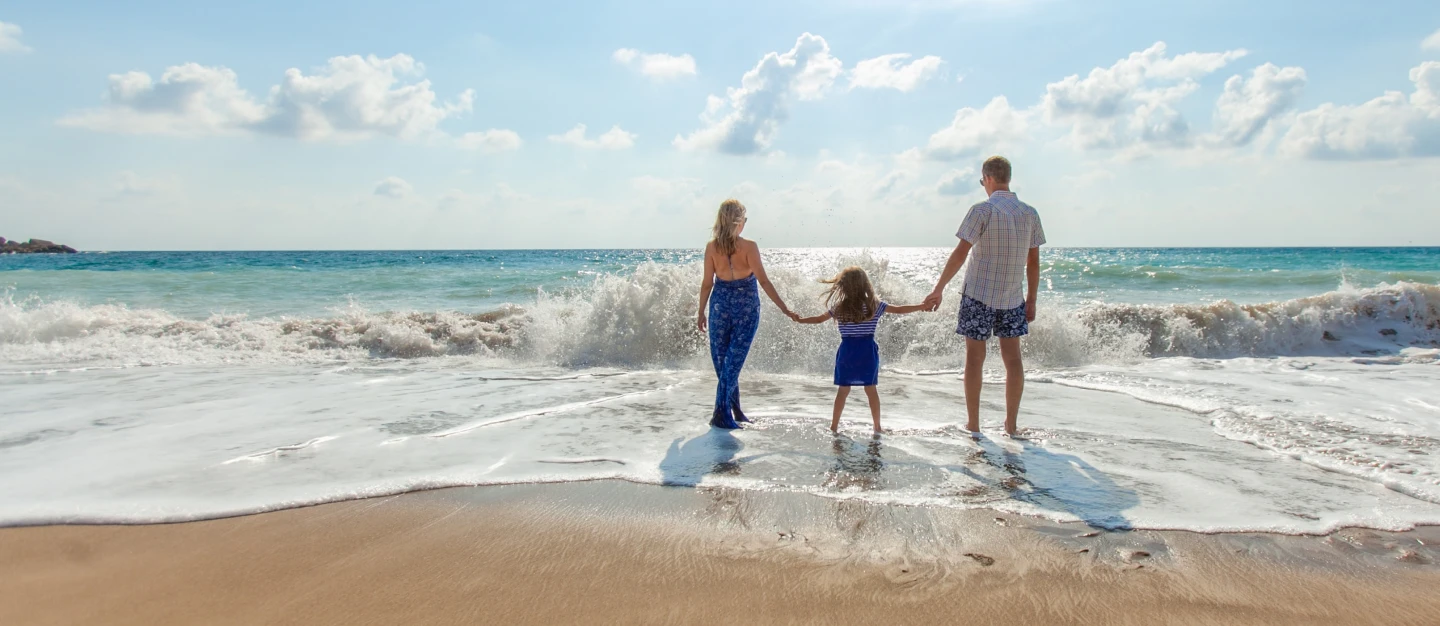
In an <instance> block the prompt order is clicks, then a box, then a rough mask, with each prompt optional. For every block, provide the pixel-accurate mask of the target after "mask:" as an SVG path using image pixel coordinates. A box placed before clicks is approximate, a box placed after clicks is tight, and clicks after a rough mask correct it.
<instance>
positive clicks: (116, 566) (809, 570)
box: [0, 481, 1440, 625]
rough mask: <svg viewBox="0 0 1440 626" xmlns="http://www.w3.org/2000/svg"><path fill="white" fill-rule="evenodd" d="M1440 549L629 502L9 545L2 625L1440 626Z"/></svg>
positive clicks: (643, 495) (394, 514)
mask: <svg viewBox="0 0 1440 626" xmlns="http://www.w3.org/2000/svg"><path fill="white" fill-rule="evenodd" d="M1436 545H1440V529H1437V528H1435V527H1422V528H1419V529H1417V530H1415V531H1410V532H1405V533H1382V532H1376V531H1368V530H1360V529H1349V530H1342V531H1339V532H1336V533H1333V534H1331V535H1327V536H1317V537H1304V536H1299V537H1297V536H1283V535H1265V534H1222V535H1203V534H1196V533H1189V532H1170V531H1120V532H1115V531H1096V530H1092V529H1089V528H1087V527H1085V526H1083V525H1067V524H1054V523H1049V522H1039V521H1037V520H1033V519H1029V518H1022V517H1018V516H1013V515H1005V514H996V513H993V512H988V511H984V510H970V511H962V510H951V509H933V508H923V507H894V506H884V505H876V504H870V503H864V502H859V501H845V500H834V499H825V498H817V497H813V496H805V495H796V494H779V493H765V492H744V491H736V490H729V489H717V488H701V489H687V488H665V487H654V486H643V485H634V484H629V483H624V482H620V481H597V482H591V483H580V484H562V485H517V486H505V487H483V488H468V489H446V490H437V491H430V492H421V493H412V494H407V495H403V496H395V497H387V498H376V499H370V500H358V501H349V502H341V503H334V504H327V505H321V506H313V507H307V508H300V509H291V510H285V511H279V512H274V513H265V514H260V515H251V516H244V517H236V518H228V519H220V520H213V521H204V522H190V523H181V524H164V525H139V526H43V527H22V528H6V529H0V623H4V624H37V625H38V624H100V623H104V624H195V623H206V624H291V623H293V624H356V623H365V624H391V623H410V624H450V623H455V624H459V623H465V624H471V623H536V624H539V623H577V622H584V623H734V622H737V621H743V622H759V623H856V624H860V623H954V624H968V623H977V624H979V623H987V624H994V623H1031V624H1035V623H1075V624H1156V623H1166V624H1230V623H1266V624H1316V623H1333V624H1370V623H1373V624H1426V623H1434V619H1435V616H1436V615H1437V614H1440V594H1435V593H1434V590H1435V589H1436V588H1437V586H1436V585H1437V584H1440V567H1437V566H1436V565H1435V563H1436V562H1437V561H1440V550H1437V549H1436V548H1435V547H1434V546H1436Z"/></svg>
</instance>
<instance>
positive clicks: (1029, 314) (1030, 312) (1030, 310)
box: [1025, 298, 1035, 323]
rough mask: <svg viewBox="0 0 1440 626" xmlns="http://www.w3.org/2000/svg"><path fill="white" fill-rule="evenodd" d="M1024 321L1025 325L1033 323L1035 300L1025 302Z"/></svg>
mask: <svg viewBox="0 0 1440 626" xmlns="http://www.w3.org/2000/svg"><path fill="white" fill-rule="evenodd" d="M1025 321H1026V322H1027V323H1028V322H1033V321H1035V299H1034V298H1031V299H1030V300H1028V301H1026V302H1025Z"/></svg>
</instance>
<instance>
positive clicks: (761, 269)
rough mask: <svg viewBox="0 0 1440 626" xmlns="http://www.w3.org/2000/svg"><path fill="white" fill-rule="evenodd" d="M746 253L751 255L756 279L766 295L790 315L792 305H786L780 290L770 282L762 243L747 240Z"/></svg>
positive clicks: (783, 311)
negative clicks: (761, 248) (762, 254)
mask: <svg viewBox="0 0 1440 626" xmlns="http://www.w3.org/2000/svg"><path fill="white" fill-rule="evenodd" d="M746 244H748V245H747V246H746V248H748V250H746V253H747V254H749V255H750V257H751V258H750V262H751V263H752V265H751V267H753V268H755V280H757V281H759V282H760V288H761V289H764V290H765V295H767V296H770V301H771V302H774V303H775V306H778V307H780V312H781V313H784V314H785V315H790V307H787V306H785V301H784V300H781V299H780V294H779V292H777V291H775V285H772V284H770V276H768V275H766V274H765V264H764V263H762V262H761V261H760V244H758V243H755V242H753V241H747V242H746Z"/></svg>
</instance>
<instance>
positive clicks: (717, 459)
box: [660, 428, 745, 487]
mask: <svg viewBox="0 0 1440 626" xmlns="http://www.w3.org/2000/svg"><path fill="white" fill-rule="evenodd" d="M682 441H683V442H684V443H681V442H682ZM744 447H745V444H744V443H741V442H740V439H739V438H737V437H736V436H735V435H734V434H732V433H731V432H730V431H728V430H723V429H720V428H711V429H710V430H708V431H706V432H704V433H702V434H700V435H698V436H696V437H694V438H692V439H690V440H689V441H685V438H684V437H676V438H675V440H674V441H671V442H670V449H669V450H667V451H666V452H665V458H664V459H663V460H661V461H660V476H661V483H662V484H665V485H673V486H678V487H694V486H696V485H699V484H700V480H701V479H703V478H704V477H705V476H706V475H709V474H721V475H732V476H733V475H735V474H739V473H740V462H739V461H736V460H735V455H736V454H739V453H740V450H742V449H744Z"/></svg>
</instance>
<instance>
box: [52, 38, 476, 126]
mask: <svg viewBox="0 0 1440 626" xmlns="http://www.w3.org/2000/svg"><path fill="white" fill-rule="evenodd" d="M423 71H424V66H423V65H421V64H420V63H417V62H416V61H415V60H414V59H412V58H411V57H409V56H408V55H404V54H397V55H395V56H393V57H390V58H388V59H381V58H378V57H376V56H374V55H371V56H368V57H360V56H344V57H334V58H331V59H330V61H329V63H328V64H327V65H326V66H325V67H324V68H322V69H321V70H320V71H319V72H317V73H316V74H313V75H310V76H306V75H305V74H304V73H303V72H301V71H300V70H298V69H290V70H287V71H286V72H285V78H284V80H283V81H282V82H281V83H280V84H279V85H276V86H274V87H272V88H271V89H270V95H269V98H268V100H267V101H266V102H265V103H263V104H262V103H260V102H258V101H256V100H255V99H254V98H253V97H251V96H250V94H249V93H247V92H246V91H245V90H244V89H242V88H241V87H240V86H239V82H238V80H237V77H236V75H235V72H233V71H231V70H229V69H228V68H224V67H206V66H202V65H199V64H196V63H187V64H184V65H177V66H174V67H171V68H169V69H167V70H166V71H165V73H164V74H162V75H161V77H160V80H159V82H156V81H154V80H153V79H151V77H150V75H149V74H146V73H144V72H128V73H125V74H114V75H111V76H110V89H109V92H108V93H107V103H106V106H104V107H102V108H100V109H96V110H91V111H86V112H81V113H77V114H75V115H71V116H67V117H65V118H62V119H61V120H60V124H62V125H65V126H76V127H81V128H89V129H92V130H98V131H105V132H118V133H161V134H175V135H207V134H227V133H266V134H272V135H278V136H282V137H294V138H300V139H308V140H319V139H331V138H334V139H355V138H363V137H368V136H372V135H389V136H394V137H400V138H415V137H419V136H423V135H427V134H432V133H435V132H437V126H438V124H439V123H440V121H441V120H444V119H445V118H448V117H451V116H454V115H457V114H460V113H463V112H466V111H469V110H470V109H471V108H472V107H473V104H474V92H473V91H470V90H467V91H465V92H463V93H461V94H460V96H459V98H457V99H456V100H455V101H454V102H449V103H437V102H436V101H437V99H438V98H437V96H436V95H435V92H434V91H432V90H431V89H430V81H428V80H418V81H415V82H407V81H405V80H402V77H407V76H419V75H421V74H422V73H423Z"/></svg>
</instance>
